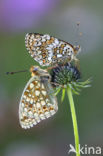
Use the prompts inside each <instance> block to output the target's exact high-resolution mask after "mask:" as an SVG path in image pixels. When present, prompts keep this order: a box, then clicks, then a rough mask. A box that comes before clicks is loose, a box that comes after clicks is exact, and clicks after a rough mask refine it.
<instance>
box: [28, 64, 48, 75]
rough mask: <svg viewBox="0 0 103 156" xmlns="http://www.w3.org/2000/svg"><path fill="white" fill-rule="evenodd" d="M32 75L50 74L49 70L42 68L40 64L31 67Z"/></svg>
mask: <svg viewBox="0 0 103 156" xmlns="http://www.w3.org/2000/svg"><path fill="white" fill-rule="evenodd" d="M30 72H31V76H35V75H39V76H44V75H48V72H47V70H43V69H41V68H40V67H39V66H32V67H31V68H30Z"/></svg>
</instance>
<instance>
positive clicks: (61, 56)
mask: <svg viewBox="0 0 103 156" xmlns="http://www.w3.org/2000/svg"><path fill="white" fill-rule="evenodd" d="M25 45H26V48H27V50H28V52H29V53H30V55H31V56H32V57H33V58H34V60H35V61H37V62H38V63H39V64H40V65H41V66H49V65H52V64H57V63H59V62H61V61H62V62H64V61H65V60H71V59H73V56H74V48H73V46H72V45H71V44H69V43H67V42H65V41H62V40H59V39H57V38H55V37H52V36H50V35H48V34H45V35H42V34H37V33H28V34H26V37H25Z"/></svg>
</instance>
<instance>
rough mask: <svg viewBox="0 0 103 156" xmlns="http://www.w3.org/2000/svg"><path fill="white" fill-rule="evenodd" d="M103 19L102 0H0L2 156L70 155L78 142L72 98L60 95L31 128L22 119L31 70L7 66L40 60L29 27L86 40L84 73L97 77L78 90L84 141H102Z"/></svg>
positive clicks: (73, 40)
mask: <svg viewBox="0 0 103 156" xmlns="http://www.w3.org/2000/svg"><path fill="white" fill-rule="evenodd" d="M77 22H80V26H79V28H77V25H76V23H77ZM102 25H103V0H99V1H97V0H86V1H83V0H78V1H77V0H31V1H29V0H22V1H20V0H1V1H0V156H24V155H25V156H44V155H45V156H52V155H54V156H57V155H59V156H67V155H68V150H69V144H72V145H74V136H73V127H72V120H71V113H70V107H69V103H68V102H67V99H65V101H64V103H61V102H60V100H59V99H60V98H59V96H58V105H59V110H58V112H57V113H56V115H55V116H53V117H52V118H50V119H48V120H47V121H43V122H41V123H40V124H39V125H37V126H35V127H33V128H31V129H29V130H24V129H21V127H20V125H19V117H18V107H19V101H20V97H21V94H22V91H23V88H24V86H25V84H26V83H27V81H28V80H29V78H30V73H20V74H15V75H6V74H5V72H7V71H18V70H23V69H29V68H30V67H31V65H35V64H36V62H35V61H34V60H33V59H32V58H31V57H30V55H29V54H28V52H27V50H26V48H25V43H24V38H25V34H26V33H28V32H39V33H43V34H45V33H48V34H50V35H52V36H56V37H57V38H60V39H62V40H65V41H67V42H70V43H71V44H75V43H76V42H77V43H79V44H80V45H81V47H82V51H81V53H80V54H79V55H78V58H79V59H80V68H81V73H82V78H83V80H86V79H87V78H89V77H92V78H93V82H92V87H91V88H87V89H85V90H83V91H82V92H81V95H80V96H74V100H75V106H76V112H77V119H78V127H79V135H80V143H81V145H88V146H94V147H95V146H100V147H102V146H103V88H102V87H103V82H102V81H103V69H102V66H103V43H102V42H103V26H102ZM78 32H82V36H81V37H79V35H78ZM102 154H103V153H102Z"/></svg>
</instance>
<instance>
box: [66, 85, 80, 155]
mask: <svg viewBox="0 0 103 156" xmlns="http://www.w3.org/2000/svg"><path fill="white" fill-rule="evenodd" d="M67 95H68V99H69V102H70V109H71V115H72V122H73V129H74V138H75V149H76V152H77V153H76V156H80V153H79V134H78V125H77V117H76V112H75V106H74V101H73V96H72V91H71V88H69V87H68V88H67Z"/></svg>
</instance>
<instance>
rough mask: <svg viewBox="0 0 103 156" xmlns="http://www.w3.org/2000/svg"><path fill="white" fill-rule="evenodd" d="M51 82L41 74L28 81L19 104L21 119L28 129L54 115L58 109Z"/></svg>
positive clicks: (22, 125) (23, 126)
mask: <svg viewBox="0 0 103 156" xmlns="http://www.w3.org/2000/svg"><path fill="white" fill-rule="evenodd" d="M51 91H53V89H52V87H51V85H50V84H49V82H48V81H47V80H46V79H45V78H44V81H43V82H42V81H41V79H40V77H39V76H35V77H32V78H31V79H30V80H29V82H28V83H27V85H26V87H25V89H24V91H23V94H22V97H21V100H20V104H19V121H20V125H21V127H22V128H24V129H28V128H31V127H33V126H34V125H36V124H37V123H39V122H40V121H42V120H44V119H47V118H49V117H51V116H52V115H54V114H55V113H56V112H57V110H58V105H57V100H56V97H55V96H54V95H52V94H50V92H51Z"/></svg>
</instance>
